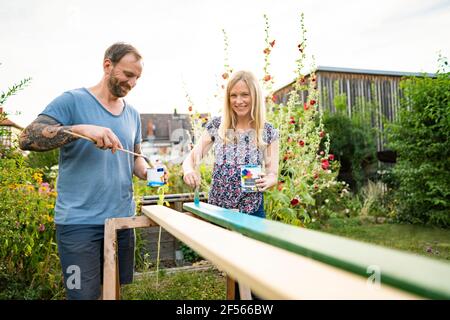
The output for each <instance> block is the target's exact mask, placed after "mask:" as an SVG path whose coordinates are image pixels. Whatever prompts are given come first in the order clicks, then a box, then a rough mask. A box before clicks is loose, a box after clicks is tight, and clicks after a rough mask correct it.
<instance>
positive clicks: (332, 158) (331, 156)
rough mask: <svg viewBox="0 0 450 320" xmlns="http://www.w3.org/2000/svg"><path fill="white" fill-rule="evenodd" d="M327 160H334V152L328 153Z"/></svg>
mask: <svg viewBox="0 0 450 320" xmlns="http://www.w3.org/2000/svg"><path fill="white" fill-rule="evenodd" d="M328 160H330V161H333V160H334V154H331V153H330V154H329V155H328Z"/></svg>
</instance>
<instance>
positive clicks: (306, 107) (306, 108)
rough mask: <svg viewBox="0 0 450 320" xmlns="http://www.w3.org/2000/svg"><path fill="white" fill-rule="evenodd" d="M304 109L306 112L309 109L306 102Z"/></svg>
mask: <svg viewBox="0 0 450 320" xmlns="http://www.w3.org/2000/svg"><path fill="white" fill-rule="evenodd" d="M303 109H305V111H306V110H308V109H309V107H308V104H307V103H306V102H305V104H304V105H303Z"/></svg>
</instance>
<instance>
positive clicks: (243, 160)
mask: <svg viewBox="0 0 450 320" xmlns="http://www.w3.org/2000/svg"><path fill="white" fill-rule="evenodd" d="M220 119H221V118H220V117H216V118H213V119H212V120H210V121H209V122H208V123H207V124H206V129H207V131H208V133H209V134H210V136H211V139H212V140H213V143H214V144H213V147H214V155H215V161H214V169H213V173H212V185H211V189H210V192H209V199H208V202H209V203H210V204H213V205H216V206H219V207H222V208H227V209H238V210H239V211H240V212H245V213H253V212H255V211H257V210H258V208H259V207H260V205H261V203H262V200H263V194H262V192H242V191H241V167H242V166H243V165H260V166H261V167H262V168H264V167H263V160H264V154H265V151H266V147H260V148H257V146H256V135H255V131H253V130H249V131H246V132H234V131H233V130H230V132H229V134H228V137H229V138H230V139H231V141H233V142H231V143H230V142H228V143H224V141H223V139H222V138H220V136H219V133H218V129H219V126H220V121H221V120H220ZM262 139H263V141H264V142H265V143H266V144H267V145H269V144H271V143H272V142H273V141H275V140H276V139H278V131H277V130H276V129H275V128H274V127H273V126H272V125H271V124H269V123H265V124H264V130H263V133H262Z"/></svg>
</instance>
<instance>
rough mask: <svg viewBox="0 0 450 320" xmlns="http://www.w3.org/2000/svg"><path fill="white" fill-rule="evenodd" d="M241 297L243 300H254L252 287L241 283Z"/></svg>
mask: <svg viewBox="0 0 450 320" xmlns="http://www.w3.org/2000/svg"><path fill="white" fill-rule="evenodd" d="M239 296H240V297H241V300H252V292H251V291H250V287H248V286H246V285H245V284H242V283H239Z"/></svg>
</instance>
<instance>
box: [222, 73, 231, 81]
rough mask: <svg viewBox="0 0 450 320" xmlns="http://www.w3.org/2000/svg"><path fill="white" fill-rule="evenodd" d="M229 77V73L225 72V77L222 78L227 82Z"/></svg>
mask: <svg viewBox="0 0 450 320" xmlns="http://www.w3.org/2000/svg"><path fill="white" fill-rule="evenodd" d="M228 77H229V75H228V73H227V72H225V73H224V74H223V75H222V78H224V80H227V79H228Z"/></svg>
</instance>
